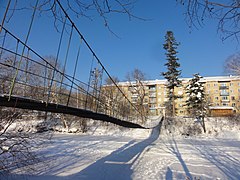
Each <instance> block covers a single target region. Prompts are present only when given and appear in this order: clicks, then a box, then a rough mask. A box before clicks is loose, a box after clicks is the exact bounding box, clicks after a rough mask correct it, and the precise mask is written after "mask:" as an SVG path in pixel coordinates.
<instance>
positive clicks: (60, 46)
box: [0, 0, 146, 128]
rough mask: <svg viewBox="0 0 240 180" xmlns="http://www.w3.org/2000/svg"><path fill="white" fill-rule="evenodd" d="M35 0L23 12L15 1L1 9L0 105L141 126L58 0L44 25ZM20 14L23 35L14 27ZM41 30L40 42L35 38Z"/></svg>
mask: <svg viewBox="0 0 240 180" xmlns="http://www.w3.org/2000/svg"><path fill="white" fill-rule="evenodd" d="M34 3H35V4H34V5H32V6H31V8H29V9H27V13H25V14H24V13H23V12H22V11H21V10H16V9H21V8H18V7H16V4H15V1H11V0H9V1H8V2H7V3H6V5H5V8H4V13H3V14H2V20H1V25H0V83H1V87H0V106H4V107H13V108H21V109H29V110H39V111H45V112H53V113H64V114H70V115H74V116H79V117H83V118H90V119H94V120H100V121H105V122H111V123H114V124H117V125H120V126H124V127H129V128H144V127H143V126H141V125H139V124H137V123H136V119H139V118H140V117H141V118H146V117H143V114H142V113H141V112H140V111H139V110H138V108H137V107H136V106H135V105H134V104H132V103H131V101H130V100H129V99H128V97H127V96H126V95H125V93H126V92H124V89H123V88H122V87H119V86H118V84H117V83H116V82H115V81H114V78H112V77H111V76H110V74H109V73H108V71H107V70H106V68H105V67H104V65H103V64H102V62H101V61H100V59H99V58H98V56H97V55H96V53H95V52H94V50H93V49H92V48H91V46H90V45H89V44H88V42H87V41H86V39H85V38H84V36H83V35H82V34H81V32H80V30H79V29H78V27H77V26H76V25H75V24H74V22H73V20H72V19H71V17H70V16H69V14H68V13H67V11H66V10H65V8H64V7H63V5H62V4H61V3H60V1H58V0H54V1H53V3H52V4H51V8H50V10H48V11H46V12H45V13H46V14H48V15H47V16H49V19H47V23H46V22H45V25H44V26H42V25H41V23H40V20H41V18H42V17H40V14H41V13H43V12H41V11H39V9H40V8H39V6H40V4H39V3H40V2H39V0H36V1H34ZM41 6H43V5H41ZM2 12H3V11H2ZM18 13H19V16H18ZM19 17H21V18H22V21H24V22H25V24H22V26H23V27H24V28H23V29H24V32H23V33H21V34H20V32H18V31H17V30H15V29H18V28H19V27H16V26H18V25H17V24H18V20H17V18H19ZM23 18H24V20H23ZM44 28H45V29H44ZM50 28H52V29H51V31H55V33H54V37H52V36H51V35H48V34H47V33H46V32H48V31H50V30H49V29H50ZM46 29H47V30H46ZM41 34H42V35H44V36H43V37H40V39H43V41H44V43H42V42H39V43H36V42H35V43H33V42H34V41H36V38H35V37H38V40H39V36H40V35H41ZM44 38H45V39H44ZM54 43H55V44H54ZM34 44H37V45H36V46H38V47H35V46H34ZM53 44H54V45H53ZM40 46H41V48H43V49H46V50H48V49H49V51H50V50H52V51H51V56H44V55H42V54H43V53H40V51H41V50H39V49H41V48H39V47H40ZM53 49H54V51H53ZM104 80H106V82H107V84H106V83H104Z"/></svg>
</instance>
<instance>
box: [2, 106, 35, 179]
mask: <svg viewBox="0 0 240 180" xmlns="http://www.w3.org/2000/svg"><path fill="white" fill-rule="evenodd" d="M22 114H23V111H16V110H15V109H9V108H8V109H2V108H1V109H0V124H1V125H0V177H4V176H8V173H10V172H11V171H12V170H14V169H16V168H21V169H22V170H24V171H26V170H27V171H28V172H29V173H30V172H32V170H33V169H34V168H33V164H35V163H37V162H39V159H38V158H37V156H36V154H34V151H33V147H34V141H33V138H32V137H33V136H32V134H31V133H29V132H25V131H22V129H21V128H22V127H21V128H19V127H18V126H17V122H18V121H19V120H21V117H22ZM4 178H6V179H8V177H4Z"/></svg>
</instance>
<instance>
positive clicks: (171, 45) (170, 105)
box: [162, 31, 181, 116]
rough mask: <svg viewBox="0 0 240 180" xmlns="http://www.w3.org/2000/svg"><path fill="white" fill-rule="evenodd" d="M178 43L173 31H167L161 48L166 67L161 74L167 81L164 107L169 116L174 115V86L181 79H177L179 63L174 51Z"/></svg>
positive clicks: (179, 72) (179, 83)
mask: <svg viewBox="0 0 240 180" xmlns="http://www.w3.org/2000/svg"><path fill="white" fill-rule="evenodd" d="M178 45H179V43H177V42H176V40H175V38H174V35H173V32H172V31H167V33H166V36H165V44H163V48H164V49H165V50H166V51H167V52H166V53H165V54H166V59H167V61H168V62H167V63H166V64H165V66H166V67H167V72H164V73H162V75H163V76H164V77H165V78H166V79H167V82H168V84H167V89H168V102H167V104H166V106H167V107H166V108H167V111H168V114H169V115H170V116H175V111H176V109H175V99H177V98H178V96H176V95H175V93H174V89H175V87H179V86H180V85H181V81H180V80H179V76H180V75H181V70H178V68H179V67H180V64H179V63H178V60H179V59H178V58H177V53H178V52H177V51H176V49H177V47H178Z"/></svg>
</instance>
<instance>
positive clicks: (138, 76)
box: [126, 69, 148, 123]
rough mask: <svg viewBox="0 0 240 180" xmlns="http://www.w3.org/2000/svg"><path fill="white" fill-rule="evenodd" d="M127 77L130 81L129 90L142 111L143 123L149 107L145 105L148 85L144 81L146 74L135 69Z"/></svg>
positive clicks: (133, 101) (133, 100)
mask: <svg viewBox="0 0 240 180" xmlns="http://www.w3.org/2000/svg"><path fill="white" fill-rule="evenodd" d="M126 79H127V81H128V82H129V91H130V92H131V95H132V103H134V104H135V105H136V107H137V108H138V110H139V111H140V113H141V119H142V123H143V122H144V121H145V116H146V114H147V109H148V108H147V107H146V106H145V105H144V100H145V97H146V95H147V92H146V86H145V83H144V81H145V80H146V75H145V74H144V73H143V72H142V71H141V70H139V69H134V70H133V71H132V72H131V73H128V74H127V75H126Z"/></svg>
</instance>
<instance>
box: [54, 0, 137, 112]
mask: <svg viewBox="0 0 240 180" xmlns="http://www.w3.org/2000/svg"><path fill="white" fill-rule="evenodd" d="M55 1H56V2H57V3H58V5H59V7H60V8H61V10H62V11H63V13H64V14H65V16H66V17H67V18H68V20H69V21H70V23H71V24H72V25H73V27H74V28H75V30H76V31H77V33H78V34H79V35H80V36H81V37H82V39H83V41H84V43H85V44H86V46H87V47H88V48H89V50H90V51H91V52H92V54H93V56H94V57H95V58H96V60H97V61H98V63H99V64H100V65H101V66H102V68H103V69H104V71H105V73H106V74H107V75H108V77H109V78H110V79H111V81H112V82H113V84H114V85H115V86H116V87H117V89H118V90H119V92H121V94H122V95H123V96H124V98H125V99H126V100H127V101H128V103H130V104H131V106H132V107H133V108H134V109H135V110H136V111H137V112H138V113H140V114H141V115H142V113H141V112H139V110H138V109H137V107H136V106H135V105H133V104H132V102H131V101H130V100H129V99H128V97H127V96H126V95H125V93H124V92H123V91H122V90H121V88H120V87H119V86H118V85H117V84H116V82H115V81H114V80H113V79H112V77H111V76H110V74H109V73H108V71H107V70H106V68H105V67H104V66H103V64H102V63H101V61H100V60H99V58H98V57H97V56H96V54H95V52H94V51H93V50H92V48H91V47H90V45H89V44H88V43H87V41H86V40H85V38H84V37H83V35H82V34H81V32H80V31H79V29H78V28H77V27H76V25H75V24H74V22H73V21H72V19H71V18H70V17H69V15H68V14H67V12H66V11H65V9H64V8H63V6H62V4H61V3H60V2H59V0H55Z"/></svg>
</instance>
